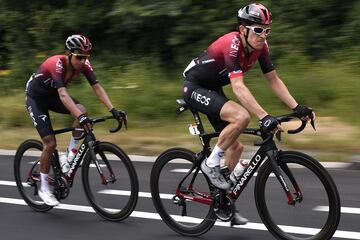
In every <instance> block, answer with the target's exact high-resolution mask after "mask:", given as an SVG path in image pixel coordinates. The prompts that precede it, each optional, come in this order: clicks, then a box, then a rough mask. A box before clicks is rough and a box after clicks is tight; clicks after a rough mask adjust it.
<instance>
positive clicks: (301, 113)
mask: <svg viewBox="0 0 360 240" xmlns="http://www.w3.org/2000/svg"><path fill="white" fill-rule="evenodd" d="M293 111H294V114H295V116H296V117H298V118H300V119H302V118H304V117H309V118H312V116H313V110H312V108H309V107H307V106H303V105H297V106H296V107H295V108H294V109H293Z"/></svg>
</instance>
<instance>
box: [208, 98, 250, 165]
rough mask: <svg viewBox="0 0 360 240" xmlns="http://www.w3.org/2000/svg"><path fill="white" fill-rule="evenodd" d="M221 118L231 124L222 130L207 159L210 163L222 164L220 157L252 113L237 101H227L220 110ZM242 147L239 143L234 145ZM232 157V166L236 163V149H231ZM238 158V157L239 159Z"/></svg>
mask: <svg viewBox="0 0 360 240" xmlns="http://www.w3.org/2000/svg"><path fill="white" fill-rule="evenodd" d="M220 118H221V120H223V121H225V122H228V123H229V124H228V125H227V126H226V127H225V128H224V129H223V130H222V131H221V133H220V136H219V138H218V141H217V143H216V146H215V147H214V150H213V152H212V153H211V155H210V156H209V158H208V159H207V162H206V163H207V164H208V165H210V166H211V165H212V166H214V165H220V159H221V157H222V156H223V155H224V152H225V151H227V150H228V149H229V148H230V147H231V146H232V145H233V144H234V143H235V142H236V140H237V139H238V137H239V136H240V133H241V132H242V131H243V130H244V129H245V128H246V126H247V125H248V124H249V121H250V115H249V113H248V111H247V110H246V109H245V108H243V107H242V106H240V105H239V104H237V103H235V102H234V101H231V100H230V101H227V102H226V103H225V104H224V106H223V107H222V108H221V111H220ZM233 148H234V149H235V148H240V146H239V145H237V146H236V145H234V147H233ZM230 155H231V156H230V159H229V161H228V162H231V164H232V166H235V165H236V159H235V158H236V157H237V156H235V153H234V151H232V150H230ZM237 160H238V159H237Z"/></svg>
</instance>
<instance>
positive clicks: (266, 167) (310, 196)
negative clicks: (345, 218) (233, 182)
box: [255, 152, 340, 240]
mask: <svg viewBox="0 0 360 240" xmlns="http://www.w3.org/2000/svg"><path fill="white" fill-rule="evenodd" d="M278 165H279V166H280V169H281V173H282V175H283V177H284V181H285V182H286V184H287V186H288V187H289V188H290V192H291V193H294V195H293V198H295V199H297V201H296V202H295V204H294V205H291V204H289V203H288V198H287V196H286V195H285V191H284V190H283V188H282V187H281V185H280V182H279V181H278V180H277V178H276V177H275V176H274V174H273V173H272V166H271V163H270V162H269V161H266V162H265V163H264V164H263V166H262V167H261V168H260V170H259V172H258V176H257V178H256V182H255V201H256V207H257V209H258V212H259V215H260V217H261V219H262V221H263V222H264V224H265V226H266V227H267V228H268V230H269V231H270V232H271V233H272V234H273V235H274V236H275V237H276V238H277V239H284V240H301V239H307V240H327V239H330V238H331V237H332V236H333V234H334V233H335V231H336V229H337V226H338V224H339V221H340V197H339V193H338V190H337V188H336V185H335V183H334V181H333V180H332V178H331V176H330V174H329V173H328V172H327V170H326V169H325V168H324V167H323V166H322V165H321V164H320V163H319V162H317V161H316V160H315V159H313V158H311V157H310V156H307V155H305V154H303V153H299V152H281V153H280V156H279V158H278ZM287 169H288V170H287ZM289 172H290V173H289ZM291 175H292V176H293V181H294V179H295V181H296V183H297V185H298V187H295V186H296V184H293V183H292V182H291V180H290V179H291ZM297 193H300V194H297Z"/></svg>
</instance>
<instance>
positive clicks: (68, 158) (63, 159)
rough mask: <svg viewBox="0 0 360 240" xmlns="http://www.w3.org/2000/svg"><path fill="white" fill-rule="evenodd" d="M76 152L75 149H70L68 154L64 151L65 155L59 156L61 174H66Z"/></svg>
mask: <svg viewBox="0 0 360 240" xmlns="http://www.w3.org/2000/svg"><path fill="white" fill-rule="evenodd" d="M76 153H77V150H76V148H73V149H71V151H70V152H68V151H66V153H64V154H62V155H60V157H59V161H60V166H61V171H62V172H63V173H67V172H68V171H69V170H70V165H71V163H72V161H73V160H74V158H75V156H76Z"/></svg>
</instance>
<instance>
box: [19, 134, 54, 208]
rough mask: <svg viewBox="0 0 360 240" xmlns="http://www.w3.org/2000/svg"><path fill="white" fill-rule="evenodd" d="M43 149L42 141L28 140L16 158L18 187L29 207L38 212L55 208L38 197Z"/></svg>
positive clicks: (21, 146) (20, 147) (22, 145)
mask: <svg viewBox="0 0 360 240" xmlns="http://www.w3.org/2000/svg"><path fill="white" fill-rule="evenodd" d="M42 149H43V146H42V143H41V142H40V141H38V140H34V139H30V140H26V141H25V142H23V143H22V144H21V145H20V146H19V148H18V149H17V151H16V154H15V158H14V175H15V181H16V186H17V188H18V190H19V192H20V195H21V196H22V198H23V199H24V201H25V202H26V203H27V205H28V206H29V207H31V208H32V209H33V210H35V211H38V212H46V211H49V210H50V209H52V208H53V207H51V206H48V205H46V204H45V203H44V202H43V201H42V200H41V198H40V197H39V196H38V189H39V188H40V180H41V179H40V155H41V152H42Z"/></svg>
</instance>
